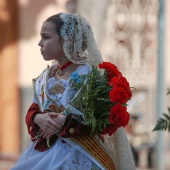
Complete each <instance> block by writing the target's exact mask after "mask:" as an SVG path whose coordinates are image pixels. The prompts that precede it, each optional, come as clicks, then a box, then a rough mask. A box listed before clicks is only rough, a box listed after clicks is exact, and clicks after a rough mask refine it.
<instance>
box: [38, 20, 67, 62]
mask: <svg viewBox="0 0 170 170" xmlns="http://www.w3.org/2000/svg"><path fill="white" fill-rule="evenodd" d="M40 35H41V40H40V42H39V43H38V45H39V46H40V47H41V49H40V51H41V54H42V55H43V58H44V60H46V61H48V60H53V59H55V60H57V61H59V60H61V59H62V58H63V56H65V54H64V51H63V39H62V38H61V37H60V36H59V35H58V34H57V33H56V31H55V27H54V25H53V23H52V22H44V23H43V25H42V27H41V32H40Z"/></svg>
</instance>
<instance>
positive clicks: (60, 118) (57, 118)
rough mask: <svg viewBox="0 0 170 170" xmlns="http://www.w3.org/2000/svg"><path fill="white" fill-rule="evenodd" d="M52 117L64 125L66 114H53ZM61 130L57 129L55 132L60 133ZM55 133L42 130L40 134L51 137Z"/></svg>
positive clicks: (47, 137)
mask: <svg viewBox="0 0 170 170" xmlns="http://www.w3.org/2000/svg"><path fill="white" fill-rule="evenodd" d="M51 118H52V120H54V121H55V122H56V123H58V124H60V125H61V126H62V127H63V125H64V122H65V119H66V116H65V115H61V114H58V115H57V116H51ZM60 131H61V129H60V130H58V131H56V132H55V133H54V134H56V133H59V132H60ZM54 134H51V135H49V134H47V133H45V132H43V131H42V132H41V134H40V136H43V138H46V139H49V138H50V137H51V136H52V135H54Z"/></svg>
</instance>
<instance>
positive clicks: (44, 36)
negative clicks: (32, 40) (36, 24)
mask: <svg viewBox="0 0 170 170" xmlns="http://www.w3.org/2000/svg"><path fill="white" fill-rule="evenodd" d="M41 37H42V39H48V38H49V36H48V35H42V36H41Z"/></svg>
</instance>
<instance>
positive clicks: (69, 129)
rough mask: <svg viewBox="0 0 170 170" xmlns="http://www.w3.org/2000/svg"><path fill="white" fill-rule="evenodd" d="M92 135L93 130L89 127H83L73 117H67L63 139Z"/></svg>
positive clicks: (62, 134) (61, 134) (62, 133)
mask: <svg viewBox="0 0 170 170" xmlns="http://www.w3.org/2000/svg"><path fill="white" fill-rule="evenodd" d="M90 133H91V128H90V127H89V126H86V125H83V124H82V123H80V122H79V121H78V120H76V119H74V118H73V117H72V116H71V115H68V116H67V117H66V120H65V123H64V126H63V131H62V132H61V133H60V136H61V137H63V138H71V137H84V136H89V135H90Z"/></svg>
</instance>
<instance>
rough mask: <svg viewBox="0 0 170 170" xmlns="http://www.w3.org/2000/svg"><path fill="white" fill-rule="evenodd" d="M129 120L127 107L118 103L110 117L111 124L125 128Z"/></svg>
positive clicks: (111, 111)
mask: <svg viewBox="0 0 170 170" xmlns="http://www.w3.org/2000/svg"><path fill="white" fill-rule="evenodd" d="M129 119H130V115H129V113H128V112H127V110H126V107H125V106H122V105H121V104H120V103H118V104H116V105H115V106H113V107H112V108H111V110H110V116H109V121H110V123H112V124H115V125H116V126H118V127H121V126H123V127H125V126H126V125H127V124H128V122H129Z"/></svg>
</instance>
